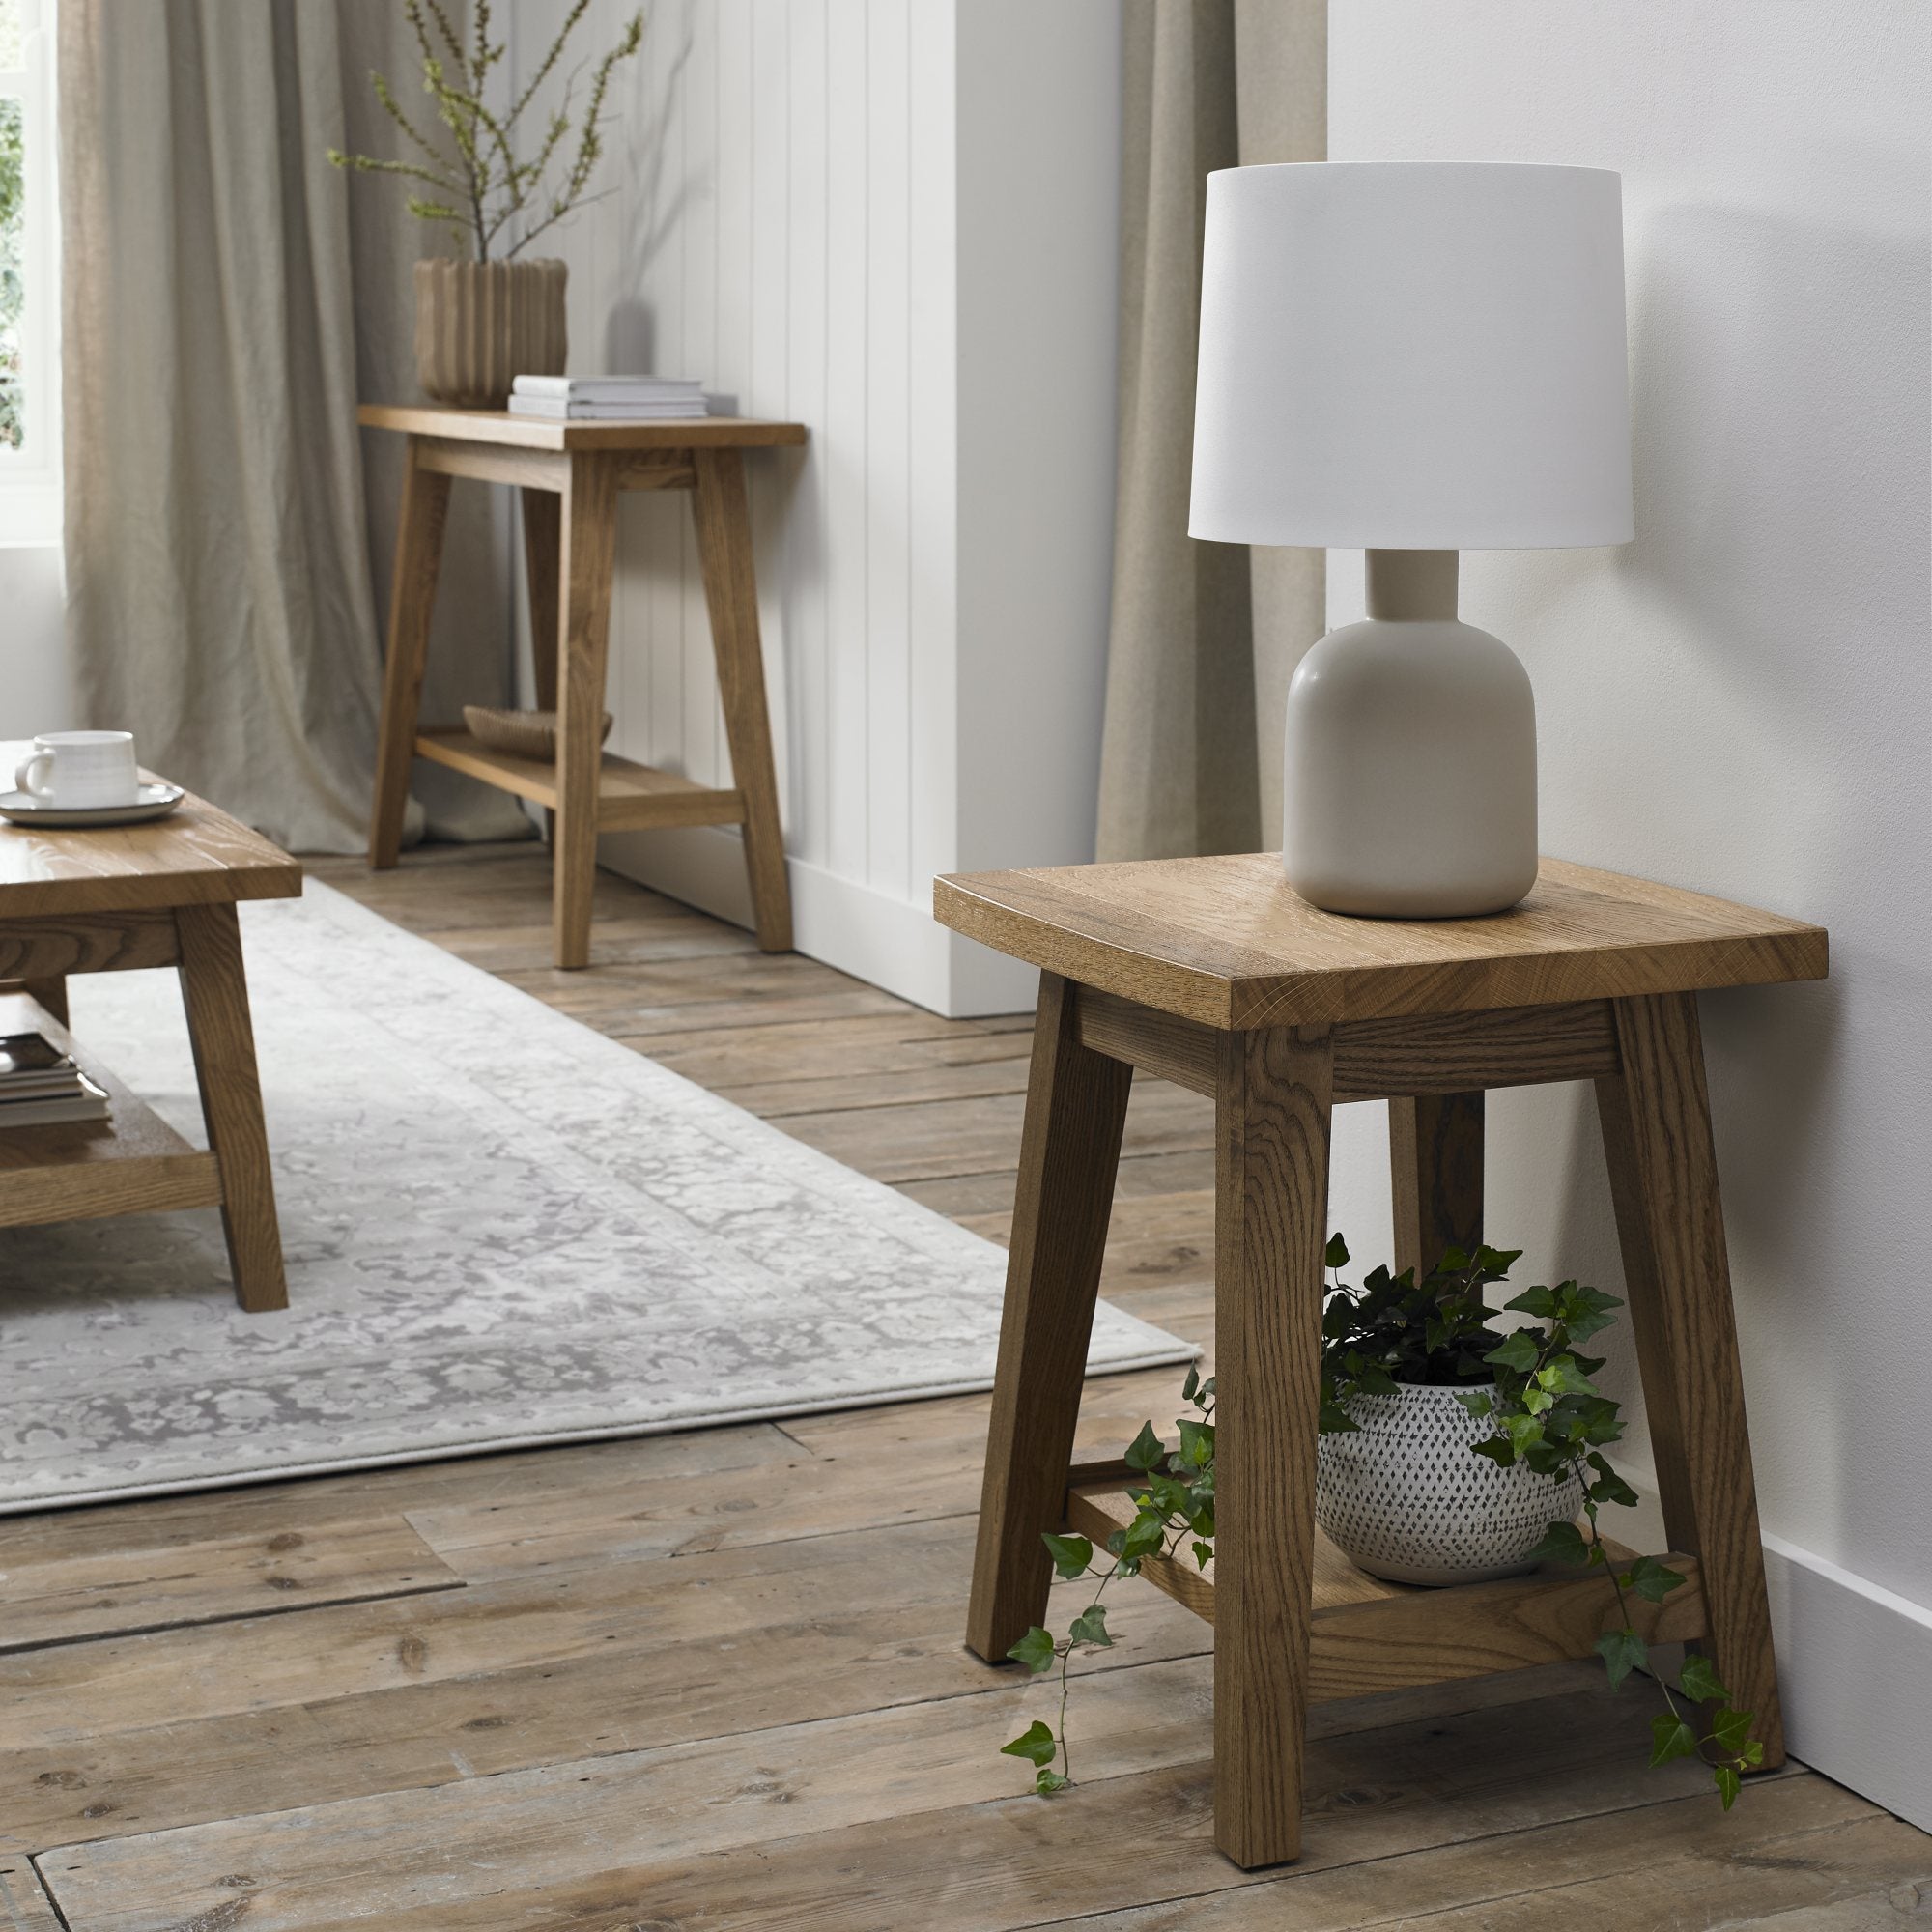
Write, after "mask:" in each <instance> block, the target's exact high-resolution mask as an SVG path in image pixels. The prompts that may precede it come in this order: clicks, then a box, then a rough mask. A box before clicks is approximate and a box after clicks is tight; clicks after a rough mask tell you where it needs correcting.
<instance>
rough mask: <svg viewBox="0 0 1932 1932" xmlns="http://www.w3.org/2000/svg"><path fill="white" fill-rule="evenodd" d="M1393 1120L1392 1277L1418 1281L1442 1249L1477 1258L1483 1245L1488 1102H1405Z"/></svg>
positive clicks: (1449, 1098) (1395, 1105) (1448, 1097)
mask: <svg viewBox="0 0 1932 1932" xmlns="http://www.w3.org/2000/svg"><path fill="white" fill-rule="evenodd" d="M1388 1112H1389V1181H1390V1194H1391V1199H1392V1201H1393V1203H1394V1208H1395V1271H1396V1273H1398V1274H1400V1273H1401V1272H1402V1271H1403V1269H1404V1268H1413V1269H1414V1270H1415V1278H1416V1280H1417V1281H1421V1280H1422V1279H1423V1278H1424V1276H1426V1275H1427V1274H1428V1272H1429V1270H1430V1269H1431V1268H1433V1267H1434V1266H1435V1264H1436V1263H1437V1262H1438V1261H1440V1260H1441V1259H1442V1255H1443V1251H1444V1250H1445V1249H1447V1248H1461V1249H1462V1250H1463V1253H1464V1254H1467V1255H1473V1254H1474V1253H1475V1252H1476V1249H1477V1247H1478V1245H1479V1244H1480V1243H1481V1241H1482V1238H1483V1095H1482V1093H1481V1092H1480V1091H1478V1092H1476V1093H1472V1094H1419V1095H1406V1096H1403V1097H1399V1098H1396V1099H1392V1100H1390V1102H1389V1103H1388Z"/></svg>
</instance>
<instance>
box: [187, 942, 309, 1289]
mask: <svg viewBox="0 0 1932 1932" xmlns="http://www.w3.org/2000/svg"><path fill="white" fill-rule="evenodd" d="M175 923H176V926H177V929H178V930H179V932H180V935H181V969H180V970H181V987H182V1004H183V1005H184V1006H185V1008H186V1009H187V1031H188V1038H189V1040H190V1041H191V1042H192V1044H193V1047H194V1075H195V1079H196V1081H197V1082H198V1083H199V1085H200V1088H201V1111H202V1115H203V1118H204V1119H205V1120H206V1121H207V1122H208V1144H209V1147H210V1149H211V1151H213V1155H214V1158H215V1161H216V1163H217V1164H218V1165H219V1167H220V1170H221V1230H222V1233H223V1235H224V1236H226V1237H227V1240H228V1260H229V1264H230V1265H231V1266H232V1267H233V1269H234V1273H235V1299H236V1300H237V1301H238V1302H240V1303H241V1306H242V1307H243V1308H245V1309H246V1310H248V1312H249V1313H250V1314H263V1313H266V1312H268V1311H270V1310H272V1309H277V1308H286V1307H287V1306H288V1305H289V1289H288V1282H287V1279H286V1278H285V1276H284V1274H283V1271H282V1236H281V1229H280V1226H279V1225H278V1223H277V1222H276V1219H275V1178H274V1175H273V1173H272V1171H271V1170H270V1166H269V1135H268V1129H267V1127H266V1126H265V1125H264V1124H263V1121H262V1088H261V1083H260V1081H259V1080H258V1079H257V1077H256V1072H255V1031H254V1027H253V1025H252V1023H251V1021H250V1019H249V1015H248V980H247V975H246V974H245V972H244V971H243V969H242V963H241V924H240V922H239V921H238V920H237V919H236V917H235V908H234V907H233V906H183V907H181V908H180V909H179V910H178V911H177V912H176V914H175Z"/></svg>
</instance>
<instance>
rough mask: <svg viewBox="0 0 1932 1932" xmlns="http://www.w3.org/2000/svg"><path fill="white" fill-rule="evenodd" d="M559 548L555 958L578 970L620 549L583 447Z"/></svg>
mask: <svg viewBox="0 0 1932 1932" xmlns="http://www.w3.org/2000/svg"><path fill="white" fill-rule="evenodd" d="M559 546H560V551H561V554H562V559H563V598H564V608H563V638H562V644H563V647H562V650H561V651H560V653H559V664H558V693H557V720H556V725H557V730H556V816H555V819H554V821H553V829H552V845H553V852H554V858H553V861H552V866H553V872H554V885H553V892H554V901H553V908H552V919H553V927H554V933H553V937H554V946H555V958H556V963H557V965H558V966H559V967H564V968H575V967H579V966H587V965H588V964H589V963H590V900H591V895H592V894H593V893H594V892H595V890H596V884H597V793H598V781H599V779H600V777H601V775H602V773H603V769H604V674H605V668H606V666H607V663H608V659H609V654H610V647H611V570H612V569H613V568H614V566H615V563H616V550H617V470H616V466H615V464H614V463H613V462H612V461H611V459H610V458H608V457H603V456H597V455H586V454H583V453H582V452H580V453H579V454H577V455H574V456H573V457H572V458H571V459H570V482H569V485H568V487H567V489H566V490H565V492H564V497H563V521H562V531H561V535H560V538H559Z"/></svg>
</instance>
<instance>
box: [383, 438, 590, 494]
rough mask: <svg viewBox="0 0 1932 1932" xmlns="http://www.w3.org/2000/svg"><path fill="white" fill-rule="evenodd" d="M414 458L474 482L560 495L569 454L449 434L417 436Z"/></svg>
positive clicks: (567, 474)
mask: <svg viewBox="0 0 1932 1932" xmlns="http://www.w3.org/2000/svg"><path fill="white" fill-rule="evenodd" d="M410 440H411V441H412V443H413V444H414V445H415V450H416V461H417V462H418V463H419V464H420V465H421V466H422V467H423V469H433V470H434V471H435V472H436V473H437V474H438V475H439V476H461V477H467V478H468V479H469V481H471V482H473V483H502V484H506V485H508V486H509V487H510V488H511V489H513V490H522V491H537V490H541V491H545V492H548V493H549V494H551V495H553V496H557V495H561V494H562V492H563V490H564V489H565V488H566V487H567V485H568V483H569V479H570V457H569V455H568V454H567V453H566V452H564V451H562V450H550V449H525V448H522V447H520V446H519V445H517V444H514V443H511V444H503V443H493V442H469V441H465V440H462V439H461V438H457V437H448V436H418V437H412V438H411V439H410Z"/></svg>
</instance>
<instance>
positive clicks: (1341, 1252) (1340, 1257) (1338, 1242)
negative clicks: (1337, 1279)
mask: <svg viewBox="0 0 1932 1932" xmlns="http://www.w3.org/2000/svg"><path fill="white" fill-rule="evenodd" d="M1321 1262H1322V1265H1323V1266H1324V1267H1331V1268H1338V1267H1347V1266H1348V1265H1349V1244H1348V1242H1347V1241H1345V1240H1344V1239H1343V1238H1342V1237H1341V1236H1340V1235H1330V1236H1328V1245H1327V1247H1325V1248H1324V1249H1323V1250H1322V1251H1321Z"/></svg>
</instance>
